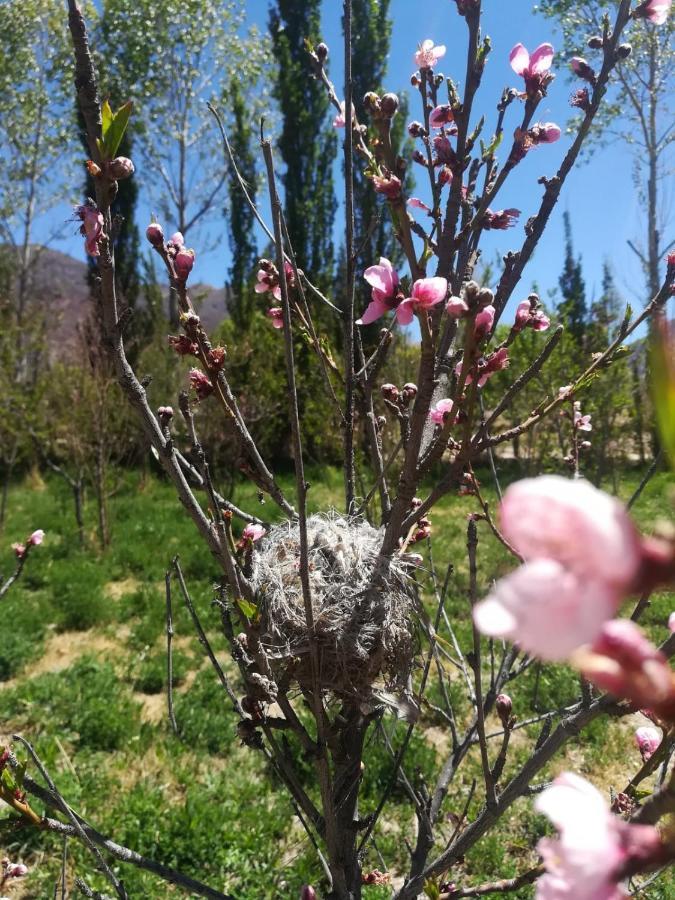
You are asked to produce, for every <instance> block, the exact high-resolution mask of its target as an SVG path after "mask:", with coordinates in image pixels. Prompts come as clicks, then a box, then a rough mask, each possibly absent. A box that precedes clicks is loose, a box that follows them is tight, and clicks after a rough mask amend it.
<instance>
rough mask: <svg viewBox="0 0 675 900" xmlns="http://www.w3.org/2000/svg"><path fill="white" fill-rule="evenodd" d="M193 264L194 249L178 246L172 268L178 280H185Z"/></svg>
mask: <svg viewBox="0 0 675 900" xmlns="http://www.w3.org/2000/svg"><path fill="white" fill-rule="evenodd" d="M194 264H195V251H194V250H188V249H187V248H186V247H180V248H179V249H178V250H177V251H176V255H175V256H174V259H173V269H174V272H175V273H176V278H177V279H178V280H179V281H187V277H188V275H189V274H190V272H191V271H192V267H193V266H194Z"/></svg>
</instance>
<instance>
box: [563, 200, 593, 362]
mask: <svg viewBox="0 0 675 900" xmlns="http://www.w3.org/2000/svg"><path fill="white" fill-rule="evenodd" d="M563 222H564V227H565V263H564V265H563V270H562V274H561V275H560V278H559V280H558V284H559V286H560V293H561V295H562V300H561V301H560V303H559V304H558V312H559V314H560V319H561V321H562V323H563V325H564V326H565V330H566V332H567V335H568V336H569V338H571V340H572V341H573V342H574V345H575V348H576V349H582V348H583V346H584V343H585V335H586V325H587V318H588V309H587V306H586V285H585V284H584V278H583V275H582V270H581V257H578V258H575V256H574V247H573V244H572V225H571V221H570V215H569V213H567V212H566V213H564V215H563ZM569 349H570V350H571V349H572V348H569Z"/></svg>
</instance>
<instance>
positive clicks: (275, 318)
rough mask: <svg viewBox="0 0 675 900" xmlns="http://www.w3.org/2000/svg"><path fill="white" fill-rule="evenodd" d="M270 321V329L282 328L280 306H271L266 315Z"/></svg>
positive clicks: (282, 318) (282, 321)
mask: <svg viewBox="0 0 675 900" xmlns="http://www.w3.org/2000/svg"><path fill="white" fill-rule="evenodd" d="M266 315H267V316H269V318H270V319H271V321H272V328H283V327H284V311H283V309H282V308H281V307H280V306H271V307H270V308H269V309H268V310H267V313H266Z"/></svg>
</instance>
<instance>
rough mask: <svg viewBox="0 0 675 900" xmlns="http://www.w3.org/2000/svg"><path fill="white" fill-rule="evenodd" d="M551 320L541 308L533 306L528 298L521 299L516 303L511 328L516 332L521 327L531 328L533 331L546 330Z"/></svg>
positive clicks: (521, 328)
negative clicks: (514, 317) (520, 301)
mask: <svg viewBox="0 0 675 900" xmlns="http://www.w3.org/2000/svg"><path fill="white" fill-rule="evenodd" d="M550 324H551V320H550V319H549V318H548V316H547V315H546V314H545V313H544V312H543V310H541V309H537V308H536V307H533V305H532V303H531V302H530V301H529V300H523V302H522V303H519V304H518V309H517V310H516V319H515V322H514V323H513V330H514V331H516V332H518V331H522V330H523V328H532V329H533V330H534V331H546V329H547V328H548V327H549V326H550Z"/></svg>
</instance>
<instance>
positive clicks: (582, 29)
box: [538, 0, 675, 300]
mask: <svg viewBox="0 0 675 900" xmlns="http://www.w3.org/2000/svg"><path fill="white" fill-rule="evenodd" d="M538 9H539V10H540V11H541V12H542V13H543V14H544V15H545V16H548V17H550V18H553V19H555V20H556V21H557V22H558V23H559V25H560V27H561V29H562V33H563V39H564V53H565V54H566V55H567V57H568V58H570V57H572V56H575V55H578V56H584V57H586V58H587V60H588V62H589V63H590V64H591V65H592V66H594V67H595V68H596V69H597V68H599V67H600V64H601V60H602V57H601V51H599V52H598V53H597V55H596V54H595V52H594V51H592V50H589V48H588V46H587V40H588V38H589V37H590V36H591V35H598V34H602V26H603V16H604V15H605V14H606V13H609V14H610V16H611V15H613V14H614V13H615V12H616V2H614V0H583V2H579V0H541V3H540V4H539V6H538ZM674 32H675V17H674V16H672V15H671V16H670V17H669V18H668V20H667V21H666V23H665V24H664V25H660V26H657V25H653V24H652V23H651V22H649V21H647V20H646V19H639V20H637V21H636V22H634V23H633V25H632V27H631V31H630V46H631V52H630V55H629V56H627V57H625V58H622V59H621V60H619V64H618V66H617V69H616V75H617V78H616V80H615V81H614V82H613V84H612V86H611V87H610V89H609V90H610V93H609V96H608V97H606V98H605V100H603V104H602V106H601V109H600V113H599V115H598V116H597V117H596V119H595V124H594V131H593V133H594V134H595V136H596V138H597V140H598V141H600V142H608V141H621V142H622V143H624V144H625V145H626V146H628V147H629V148H631V150H632V152H633V156H634V180H635V184H636V186H637V190H638V196H639V199H640V202H641V205H642V207H643V210H644V227H643V228H642V233H641V235H639V236H638V237H636V238H635V239H633V240H631V241H629V246H630V247H631V249H632V250H633V252H634V253H635V254H636V256H637V258H638V259H639V261H640V265H641V267H642V270H643V272H644V277H645V285H646V291H647V296H646V297H645V300H648V299H650V298H651V297H653V296H654V295H655V294H656V293H657V291H658V289H659V285H660V280H661V275H662V268H663V257H664V255H665V254H666V252H667V250H668V249H669V246H672V242H671V243H670V244H668V242H667V240H666V239H665V232H666V228H667V226H668V224H669V221H670V220H671V216H670V213H671V210H670V208H669V204H668V203H667V202H666V201H667V198H666V197H665V196H664V190H665V188H666V185H667V183H668V181H669V179H670V176H671V171H670V167H671V165H672V152H671V148H672V143H673V140H674V139H675V119H674V118H673V97H674V96H675V90H674V88H675V78H674V76H675V42H674V41H673V34H674ZM591 146H592V145H591Z"/></svg>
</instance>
